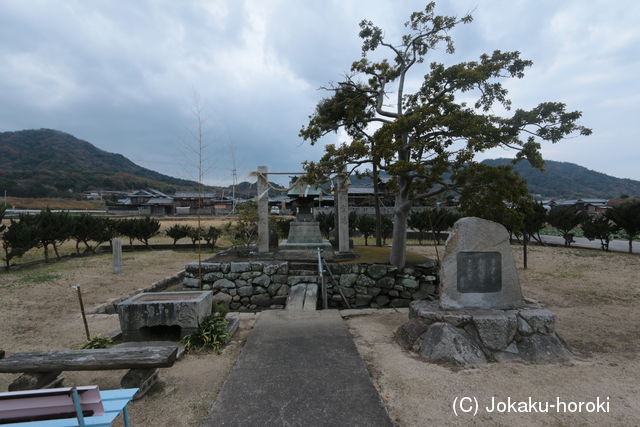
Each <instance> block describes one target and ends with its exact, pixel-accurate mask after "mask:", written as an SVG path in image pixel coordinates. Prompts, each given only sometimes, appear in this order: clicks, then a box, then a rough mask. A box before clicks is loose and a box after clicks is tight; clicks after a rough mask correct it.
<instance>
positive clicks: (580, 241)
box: [541, 236, 640, 253]
mask: <svg viewBox="0 0 640 427" xmlns="http://www.w3.org/2000/svg"><path fill="white" fill-rule="evenodd" d="M541 237H542V241H543V242H545V243H552V244H555V245H564V238H563V237H562V236H541ZM573 240H575V243H572V244H571V246H572V247H575V248H589V249H600V240H589V239H587V238H585V237H574V238H573ZM609 250H610V251H613V252H629V242H628V241H627V240H612V241H610V242H609ZM633 253H640V242H637V241H634V242H633Z"/></svg>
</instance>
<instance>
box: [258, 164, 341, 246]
mask: <svg viewBox="0 0 640 427" xmlns="http://www.w3.org/2000/svg"><path fill="white" fill-rule="evenodd" d="M256 175H257V177H258V184H257V193H258V194H257V200H256V202H257V205H258V252H259V253H268V252H269V182H268V179H269V178H268V176H269V175H304V172H269V170H268V168H267V167H266V166H258V170H257V171H256ZM336 178H337V185H336V190H335V199H334V200H335V203H336V205H337V206H338V215H337V218H338V230H337V231H338V232H337V235H338V253H348V252H349V198H348V194H347V190H348V188H349V180H348V179H347V177H346V175H345V174H340V175H337V177H336Z"/></svg>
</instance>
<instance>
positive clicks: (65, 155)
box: [0, 129, 197, 197]
mask: <svg viewBox="0 0 640 427" xmlns="http://www.w3.org/2000/svg"><path fill="white" fill-rule="evenodd" d="M147 187H152V188H156V189H158V190H161V191H165V192H169V193H172V192H174V191H175V190H192V189H195V188H197V183H195V182H193V181H187V180H183V179H178V178H173V177H170V176H167V175H163V174H161V173H158V172H155V171H152V170H149V169H145V168H143V167H141V166H138V165H136V164H135V163H133V162H132V161H131V160H129V159H127V158H126V157H124V156H123V155H121V154H113V153H108V152H106V151H103V150H100V149H99V148H97V147H95V146H93V145H91V144H90V143H89V142H87V141H83V140H80V139H78V138H76V137H74V136H73V135H69V134H67V133H64V132H59V131H56V130H51V129H38V130H22V131H17V132H0V190H7V193H8V194H10V195H11V196H18V197H52V196H54V197H55V196H63V197H64V196H69V193H70V192H72V193H79V192H82V191H86V190H93V189H105V190H131V189H138V188H147Z"/></svg>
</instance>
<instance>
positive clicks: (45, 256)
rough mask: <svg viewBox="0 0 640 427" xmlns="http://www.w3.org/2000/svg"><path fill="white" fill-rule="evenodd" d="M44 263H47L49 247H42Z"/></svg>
mask: <svg viewBox="0 0 640 427" xmlns="http://www.w3.org/2000/svg"><path fill="white" fill-rule="evenodd" d="M44 262H49V245H44Z"/></svg>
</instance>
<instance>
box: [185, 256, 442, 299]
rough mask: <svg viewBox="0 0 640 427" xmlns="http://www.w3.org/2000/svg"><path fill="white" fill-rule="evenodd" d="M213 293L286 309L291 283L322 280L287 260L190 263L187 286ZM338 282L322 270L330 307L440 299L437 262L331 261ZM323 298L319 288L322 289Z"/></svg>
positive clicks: (315, 272) (186, 275) (311, 271)
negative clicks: (397, 265) (409, 264)
mask: <svg viewBox="0 0 640 427" xmlns="http://www.w3.org/2000/svg"><path fill="white" fill-rule="evenodd" d="M200 269H201V273H202V289H204V290H212V291H213V292H214V301H215V302H217V303H222V304H225V305H227V306H229V308H230V309H232V310H238V311H256V310H263V309H269V308H283V307H284V306H285V304H286V300H287V296H288V295H289V290H290V289H291V286H294V285H297V284H299V283H319V276H318V272H317V269H315V270H313V269H301V268H300V266H299V265H297V264H294V263H291V264H290V263H289V262H283V261H280V262H278V261H252V262H210V263H202V265H201V267H198V264H197V263H191V264H188V265H187V266H186V268H185V278H184V286H185V287H189V288H199V287H200V281H199V279H198V277H199V276H200ZM330 269H331V271H332V273H333V278H334V279H335V281H336V282H337V283H338V284H339V289H338V286H336V285H335V284H334V282H333V280H331V277H330V276H329V275H328V273H327V272H326V270H325V272H324V282H325V283H326V285H327V297H328V298H327V299H328V303H329V307H331V308H346V304H345V303H344V300H343V297H342V295H341V294H340V290H341V291H342V294H343V295H344V297H345V298H347V300H348V302H349V305H350V307H352V308H365V307H373V308H378V307H380V308H382V307H408V306H409V303H410V302H411V301H414V300H425V299H426V300H432V299H435V298H437V289H438V277H437V274H436V271H437V268H436V265H435V262H429V263H425V264H420V265H418V266H413V267H406V268H403V269H397V268H395V267H391V266H389V265H386V264H368V263H353V264H330ZM318 295H319V298H320V295H321V292H318Z"/></svg>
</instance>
